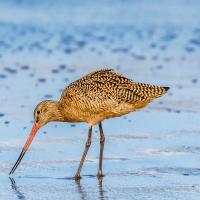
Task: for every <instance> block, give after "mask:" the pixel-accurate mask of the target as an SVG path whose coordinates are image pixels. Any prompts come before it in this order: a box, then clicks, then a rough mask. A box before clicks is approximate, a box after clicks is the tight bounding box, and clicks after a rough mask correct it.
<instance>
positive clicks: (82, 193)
mask: <svg viewBox="0 0 200 200" xmlns="http://www.w3.org/2000/svg"><path fill="white" fill-rule="evenodd" d="M9 179H10V182H11V187H12V190H13V191H14V193H15V194H16V197H17V199H19V200H26V197H25V195H24V194H23V193H22V192H21V191H20V189H19V187H18V186H17V185H16V182H15V180H14V179H13V178H9ZM75 183H76V185H77V188H78V193H79V194H80V199H81V200H87V199H88V195H87V192H86V191H85V188H84V187H83V185H81V183H80V180H76V181H75ZM98 191H99V197H98V199H99V200H105V198H104V190H103V185H102V179H99V181H98Z"/></svg>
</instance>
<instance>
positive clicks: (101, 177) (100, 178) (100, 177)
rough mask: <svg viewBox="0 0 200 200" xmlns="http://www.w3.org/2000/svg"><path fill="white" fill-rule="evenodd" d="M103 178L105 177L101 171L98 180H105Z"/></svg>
mask: <svg viewBox="0 0 200 200" xmlns="http://www.w3.org/2000/svg"><path fill="white" fill-rule="evenodd" d="M103 177H104V175H103V172H102V171H100V170H99V172H98V179H99V180H100V181H101V180H102V179H103Z"/></svg>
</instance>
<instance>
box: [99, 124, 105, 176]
mask: <svg viewBox="0 0 200 200" xmlns="http://www.w3.org/2000/svg"><path fill="white" fill-rule="evenodd" d="M99 131H100V156H99V171H98V177H99V178H102V177H103V172H102V161H103V150H104V142H105V137H104V133H103V128H102V125H101V122H100V123H99Z"/></svg>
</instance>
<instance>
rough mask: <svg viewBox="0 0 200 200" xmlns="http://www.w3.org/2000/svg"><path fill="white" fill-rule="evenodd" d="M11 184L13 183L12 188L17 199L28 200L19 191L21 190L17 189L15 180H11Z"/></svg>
mask: <svg viewBox="0 0 200 200" xmlns="http://www.w3.org/2000/svg"><path fill="white" fill-rule="evenodd" d="M9 179H10V182H11V187H12V189H13V191H14V193H15V194H16V196H17V198H18V199H20V200H26V197H25V196H24V194H23V193H22V192H21V191H20V190H19V188H18V187H17V185H16V183H15V180H14V179H13V178H10V177H9Z"/></svg>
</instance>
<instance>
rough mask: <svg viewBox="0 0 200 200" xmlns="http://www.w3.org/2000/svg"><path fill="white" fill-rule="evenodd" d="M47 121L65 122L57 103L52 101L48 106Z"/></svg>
mask: <svg viewBox="0 0 200 200" xmlns="http://www.w3.org/2000/svg"><path fill="white" fill-rule="evenodd" d="M48 109H49V121H59V122H62V121H65V119H64V115H63V112H62V110H61V108H60V106H59V102H57V101H52V102H51V105H50V106H49V108H48Z"/></svg>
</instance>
